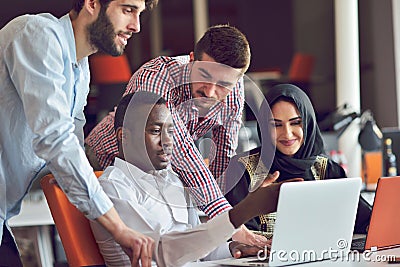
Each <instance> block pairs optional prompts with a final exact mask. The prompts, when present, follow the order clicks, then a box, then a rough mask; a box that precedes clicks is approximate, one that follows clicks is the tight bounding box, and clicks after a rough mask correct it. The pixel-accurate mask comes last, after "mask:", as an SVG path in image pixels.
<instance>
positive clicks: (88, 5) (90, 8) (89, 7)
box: [83, 0, 100, 15]
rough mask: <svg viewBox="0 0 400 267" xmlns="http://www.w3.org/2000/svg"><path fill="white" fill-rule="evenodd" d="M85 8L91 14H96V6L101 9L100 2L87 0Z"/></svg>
mask: <svg viewBox="0 0 400 267" xmlns="http://www.w3.org/2000/svg"><path fill="white" fill-rule="evenodd" d="M83 8H84V9H86V11H87V12H88V13H90V14H91V15H94V14H95V11H96V8H98V10H100V3H99V2H98V1H96V0H85V1H84V5H83Z"/></svg>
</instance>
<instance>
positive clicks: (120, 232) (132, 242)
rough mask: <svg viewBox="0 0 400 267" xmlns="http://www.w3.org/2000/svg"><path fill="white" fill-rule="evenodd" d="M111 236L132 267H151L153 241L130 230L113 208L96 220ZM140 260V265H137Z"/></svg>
mask: <svg viewBox="0 0 400 267" xmlns="http://www.w3.org/2000/svg"><path fill="white" fill-rule="evenodd" d="M96 220H97V221H98V222H99V223H100V224H101V225H102V226H103V227H104V228H105V229H107V230H108V231H109V232H110V234H111V235H112V236H113V238H114V240H115V241H116V242H117V243H118V244H120V245H121V247H122V249H123V250H124V251H125V253H126V254H127V255H128V256H129V258H130V260H131V264H132V267H139V266H142V267H151V259H152V255H153V251H154V246H155V245H154V240H153V239H152V238H151V237H148V236H146V235H144V234H142V233H139V232H136V231H134V230H132V229H130V228H129V227H128V226H126V224H125V223H124V222H123V221H122V220H121V218H120V217H119V215H118V213H117V211H116V210H115V208H114V207H113V208H111V209H110V210H109V211H108V212H106V213H105V214H104V215H102V216H100V217H98V218H97V219H96ZM139 260H140V263H141V264H140V263H139Z"/></svg>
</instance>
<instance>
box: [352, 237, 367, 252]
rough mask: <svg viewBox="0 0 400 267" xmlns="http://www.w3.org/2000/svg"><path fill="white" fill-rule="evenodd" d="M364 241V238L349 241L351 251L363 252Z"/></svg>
mask: <svg viewBox="0 0 400 267" xmlns="http://www.w3.org/2000/svg"><path fill="white" fill-rule="evenodd" d="M365 241H366V239H365V237H359V238H354V239H353V240H352V241H351V250H357V251H360V252H363V251H364V248H365Z"/></svg>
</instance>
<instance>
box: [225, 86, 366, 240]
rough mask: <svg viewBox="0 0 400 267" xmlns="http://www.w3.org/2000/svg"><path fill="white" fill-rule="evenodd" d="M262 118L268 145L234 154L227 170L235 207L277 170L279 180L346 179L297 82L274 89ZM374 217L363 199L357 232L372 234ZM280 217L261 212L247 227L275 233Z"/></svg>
mask: <svg viewBox="0 0 400 267" xmlns="http://www.w3.org/2000/svg"><path fill="white" fill-rule="evenodd" d="M257 119H258V132H259V136H260V140H261V141H262V146H261V147H257V148H255V149H253V150H251V151H249V152H245V153H242V154H239V155H236V156H235V157H233V158H232V159H231V162H230V165H229V167H228V169H227V172H226V177H227V179H229V180H228V181H227V185H228V187H230V188H232V189H231V190H230V191H228V193H227V194H226V198H227V200H228V201H229V202H230V203H231V204H232V205H235V204H237V202H239V201H240V200H241V199H242V198H244V197H245V196H246V195H247V194H248V191H249V189H250V188H251V187H252V186H253V184H257V183H258V181H259V180H263V179H264V178H265V177H266V176H267V175H268V174H271V173H274V172H275V171H279V173H280V175H279V178H278V180H277V181H286V180H288V179H291V178H298V177H300V178H303V179H304V180H322V179H332V178H344V177H346V173H345V171H344V170H343V168H342V167H341V166H339V164H337V163H336V162H334V161H332V160H331V159H329V158H328V156H326V154H325V151H324V142H323V139H322V136H321V133H320V130H319V127H318V124H317V121H316V117H315V112H314V108H313V106H312V104H311V101H310V99H309V98H308V96H307V95H306V94H305V93H304V92H303V91H302V90H301V89H300V88H298V87H297V86H294V85H292V84H280V85H277V86H274V87H273V88H271V89H270V91H269V92H268V93H267V95H266V101H264V102H263V103H262V104H261V107H260V112H259V115H258V118H257ZM275 148H276V149H275ZM273 152H275V155H274V153H273ZM238 175H239V176H241V177H238ZM236 182H237V183H236ZM230 188H227V189H228V190H229V189H230ZM370 215H371V206H370V205H369V204H368V203H367V202H366V201H365V200H364V199H363V198H362V197H360V202H359V207H358V211H357V219H356V226H355V233H365V232H366V228H367V225H368V224H369V218H370ZM274 221H275V216H274V214H272V215H261V216H259V217H257V218H254V219H253V220H251V221H249V222H248V223H247V224H246V225H247V227H248V228H249V229H251V230H257V231H261V232H262V233H264V234H266V235H267V236H269V235H272V232H273V225H274Z"/></svg>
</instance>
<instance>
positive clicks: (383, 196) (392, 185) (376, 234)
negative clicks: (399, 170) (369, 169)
mask: <svg viewBox="0 0 400 267" xmlns="http://www.w3.org/2000/svg"><path fill="white" fill-rule="evenodd" d="M399 211H400V176H395V177H381V178H379V180H378V186H377V188H376V193H375V198H374V204H373V206H372V214H371V220H370V223H369V227H368V233H367V235H366V237H364V238H362V237H361V238H358V239H356V240H353V243H352V246H351V248H352V249H354V250H358V251H364V250H380V249H386V248H393V247H398V246H400V212H399Z"/></svg>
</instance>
